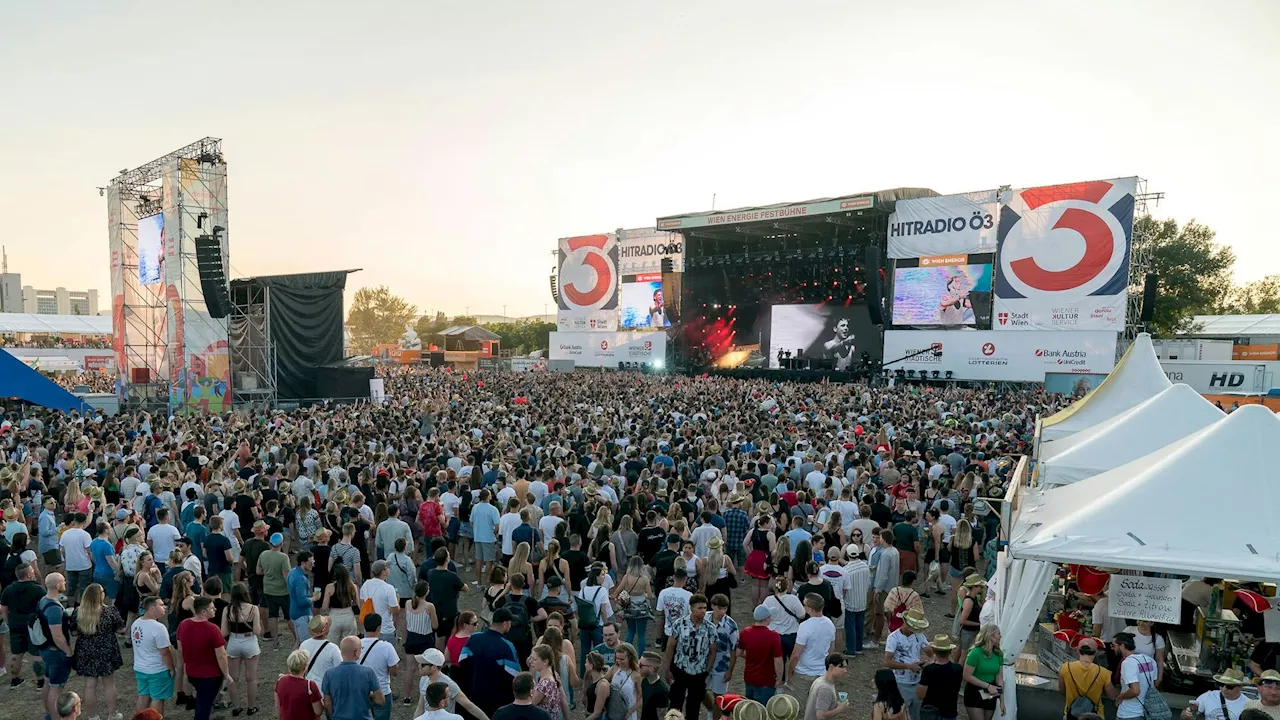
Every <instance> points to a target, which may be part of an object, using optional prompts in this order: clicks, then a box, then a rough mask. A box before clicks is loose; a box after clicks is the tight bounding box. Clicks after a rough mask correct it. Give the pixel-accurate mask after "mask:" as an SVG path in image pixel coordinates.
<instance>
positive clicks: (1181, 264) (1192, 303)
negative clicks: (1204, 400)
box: [1129, 216, 1236, 337]
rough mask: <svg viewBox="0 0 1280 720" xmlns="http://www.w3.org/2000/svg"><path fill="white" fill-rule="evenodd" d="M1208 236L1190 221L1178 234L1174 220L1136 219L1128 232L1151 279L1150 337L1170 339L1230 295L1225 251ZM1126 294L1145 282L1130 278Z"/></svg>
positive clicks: (1230, 260)
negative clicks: (1153, 290) (1145, 256)
mask: <svg viewBox="0 0 1280 720" xmlns="http://www.w3.org/2000/svg"><path fill="white" fill-rule="evenodd" d="M1214 234H1215V233H1214V231H1213V230H1212V229H1210V228H1209V227H1207V226H1205V225H1201V224H1199V223H1197V222H1196V221H1195V220H1190V221H1188V222H1187V223H1186V224H1185V225H1183V226H1182V227H1181V228H1179V227H1178V223H1177V221H1175V220H1155V219H1153V218H1151V217H1149V216H1148V217H1142V218H1139V219H1138V221H1137V222H1136V223H1134V226H1133V244H1134V249H1135V251H1140V250H1146V252H1147V254H1148V268H1147V271H1148V272H1153V273H1155V274H1156V278H1157V282H1156V309H1155V317H1154V319H1153V320H1152V321H1151V322H1150V323H1149V324H1148V327H1149V328H1150V331H1151V333H1152V334H1154V335H1157V336H1161V337H1171V336H1173V335H1174V334H1176V333H1178V332H1187V331H1189V330H1192V329H1193V321H1192V316H1194V315H1201V314H1205V315H1207V314H1213V313H1218V312H1221V311H1222V310H1223V309H1224V308H1225V307H1226V305H1227V299H1228V297H1229V295H1230V293H1231V289H1232V284H1231V266H1232V265H1234V264H1235V261H1236V256H1235V253H1234V252H1232V250H1231V248H1229V247H1224V246H1222V245H1219V244H1217V243H1216V242H1214ZM1131 280H1132V283H1133V286H1132V287H1130V288H1129V292H1136V293H1139V294H1141V293H1142V284H1143V282H1144V281H1145V280H1146V278H1145V277H1133V278H1131Z"/></svg>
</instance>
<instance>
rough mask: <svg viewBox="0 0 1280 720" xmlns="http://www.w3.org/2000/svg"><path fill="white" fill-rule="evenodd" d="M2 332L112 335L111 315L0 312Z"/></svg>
mask: <svg viewBox="0 0 1280 720" xmlns="http://www.w3.org/2000/svg"><path fill="white" fill-rule="evenodd" d="M0 333H49V334H58V335H62V334H65V335H110V334H111V317H110V316H109V315H37V314H35V313H8V312H7V313H0Z"/></svg>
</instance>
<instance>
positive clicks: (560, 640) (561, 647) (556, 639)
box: [538, 612, 578, 705]
mask: <svg viewBox="0 0 1280 720" xmlns="http://www.w3.org/2000/svg"><path fill="white" fill-rule="evenodd" d="M553 618H558V622H552V619H553ZM538 644H539V645H546V646H547V647H549V648H551V654H552V667H555V668H558V669H559V671H560V680H561V685H562V686H563V687H564V689H565V691H566V693H567V694H568V695H569V704H570V705H572V704H573V689H574V688H575V687H577V686H578V668H577V667H575V663H574V658H575V657H576V655H575V654H574V649H573V643H570V642H569V641H568V640H566V639H565V638H564V616H563V615H561V614H560V613H558V612H557V613H552V614H551V616H550V617H548V618H547V629H546V630H545V631H543V633H542V637H540V638H538Z"/></svg>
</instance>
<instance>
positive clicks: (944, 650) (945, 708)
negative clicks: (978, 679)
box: [916, 635, 964, 720]
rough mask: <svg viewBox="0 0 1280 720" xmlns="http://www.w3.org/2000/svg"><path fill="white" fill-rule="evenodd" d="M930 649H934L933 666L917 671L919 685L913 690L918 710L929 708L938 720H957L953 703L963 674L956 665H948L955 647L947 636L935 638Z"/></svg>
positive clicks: (954, 703)
mask: <svg viewBox="0 0 1280 720" xmlns="http://www.w3.org/2000/svg"><path fill="white" fill-rule="evenodd" d="M929 647H930V648H932V649H933V662H931V663H929V664H928V665H925V666H924V668H923V669H922V670H921V671H920V683H919V684H918V685H917V686H916V697H917V698H919V700H920V708H921V710H923V709H925V708H932V709H933V712H934V713H935V714H936V716H937V718H938V720H956V718H957V717H958V715H959V712H960V710H959V708H958V707H957V702H956V699H957V698H958V697H959V696H960V684H961V683H962V682H963V673H964V670H963V669H961V667H960V665H959V664H958V663H954V662H951V653H952V652H954V651H955V649H956V645H955V643H953V642H951V637H950V636H948V635H935V636H934V637H933V640H931V641H930V642H929Z"/></svg>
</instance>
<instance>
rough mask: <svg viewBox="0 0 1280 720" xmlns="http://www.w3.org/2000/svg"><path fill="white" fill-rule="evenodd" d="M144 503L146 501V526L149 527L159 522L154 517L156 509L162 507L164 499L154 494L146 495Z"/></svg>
mask: <svg viewBox="0 0 1280 720" xmlns="http://www.w3.org/2000/svg"><path fill="white" fill-rule="evenodd" d="M146 503H147V504H146V507H147V517H146V519H147V528H148V529H150V528H151V527H152V526H154V525H156V524H157V523H159V522H160V520H159V519H158V518H157V517H156V511H157V510H159V509H160V508H162V507H164V501H163V500H161V499H160V498H158V497H156V496H155V495H148V496H147V500H146Z"/></svg>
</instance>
